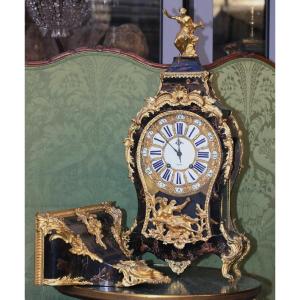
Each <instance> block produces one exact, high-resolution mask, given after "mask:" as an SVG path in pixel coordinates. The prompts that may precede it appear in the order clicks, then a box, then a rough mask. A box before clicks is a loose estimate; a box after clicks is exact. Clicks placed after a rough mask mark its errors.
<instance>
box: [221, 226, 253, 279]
mask: <svg viewBox="0 0 300 300" xmlns="http://www.w3.org/2000/svg"><path fill="white" fill-rule="evenodd" d="M220 230H221V232H222V234H223V236H224V238H225V240H226V242H227V245H228V247H229V251H228V252H227V253H225V254H222V256H221V259H222V262H223V265H222V275H223V277H224V278H226V279H228V281H229V282H234V281H236V280H238V279H239V278H240V277H241V271H240V269H239V266H240V263H241V262H242V260H243V259H244V257H245V256H246V255H247V253H248V252H249V250H250V241H249V239H248V238H247V237H246V236H245V235H244V234H240V233H237V232H233V233H232V234H229V233H228V231H227V230H226V229H225V226H224V223H223V222H222V223H221V225H220Z"/></svg>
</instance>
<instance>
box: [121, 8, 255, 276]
mask: <svg viewBox="0 0 300 300" xmlns="http://www.w3.org/2000/svg"><path fill="white" fill-rule="evenodd" d="M164 13H165V15H166V16H167V17H169V18H172V19H175V20H176V21H177V22H178V23H179V24H180V26H181V30H180V32H179V33H178V34H177V37H176V40H175V45H176V47H177V48H178V50H179V51H180V53H181V56H180V57H175V58H174V61H173V63H172V64H171V66H170V67H169V68H168V69H167V70H166V72H164V73H163V74H162V75H161V86H160V88H159V91H158V93H157V95H156V96H155V97H150V98H148V99H147V101H146V103H145V105H144V106H143V107H142V109H141V110H140V111H139V112H138V114H137V116H136V118H135V119H134V120H133V121H132V124H131V127H130V129H129V135H128V138H127V139H126V140H125V148H126V160H127V162H128V167H129V176H130V178H131V180H132V181H133V182H134V184H135V187H136V191H137V196H138V203H139V208H138V216H137V222H136V227H135V228H134V230H133V231H132V233H131V236H130V247H131V249H134V254H135V255H137V256H139V255H141V254H143V253H145V252H152V253H154V254H155V255H156V256H157V257H158V258H160V259H163V260H165V261H166V262H167V263H168V265H169V266H170V268H171V269H172V270H173V271H174V272H176V273H177V274H180V273H181V272H183V271H184V270H185V268H186V267H187V266H189V265H190V264H191V262H192V261H195V260H197V259H198V258H199V257H201V256H202V255H203V254H207V253H214V254H217V255H218V256H220V257H221V259H222V262H223V266H222V274H223V276H224V277H225V278H227V279H228V280H230V281H232V280H234V279H236V278H239V277H240V275H241V274H240V271H239V263H240V262H241V260H242V259H243V258H244V256H245V255H246V254H247V252H248V251H249V248H250V244H249V240H248V239H247V238H246V237H245V236H244V235H243V234H240V233H239V232H238V230H237V228H236V227H235V225H234V223H233V222H232V219H231V214H230V194H231V190H232V186H233V184H234V182H235V180H236V177H237V175H238V174H239V171H240V168H241V159H242V154H243V145H242V140H241V131H240V129H239V127H238V124H237V121H236V119H235V118H234V116H233V114H232V112H231V111H230V110H229V109H228V108H227V107H225V106H224V105H223V104H222V103H221V101H219V100H218V99H216V96H215V94H214V92H213V90H212V88H211V86H210V76H211V75H210V73H209V72H207V71H205V70H203V68H202V66H201V64H200V62H199V59H198V56H197V54H196V50H195V45H196V42H197V40H198V38H197V37H196V36H195V35H194V31H195V29H196V28H198V27H203V24H202V23H201V22H200V23H194V22H193V20H192V19H191V17H189V16H187V15H186V10H185V9H184V8H182V9H180V14H179V16H170V15H169V14H168V13H167V12H166V11H165V12H164Z"/></svg>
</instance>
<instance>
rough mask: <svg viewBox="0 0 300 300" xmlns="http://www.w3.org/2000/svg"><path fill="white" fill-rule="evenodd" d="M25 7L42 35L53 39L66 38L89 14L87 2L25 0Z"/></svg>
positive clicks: (89, 7) (88, 3) (89, 6)
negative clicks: (47, 35) (48, 34)
mask: <svg viewBox="0 0 300 300" xmlns="http://www.w3.org/2000/svg"><path fill="white" fill-rule="evenodd" d="M26 6H27V9H28V12H29V14H30V16H31V17H32V19H33V21H34V22H35V23H36V25H37V26H38V27H39V29H40V31H41V32H42V34H43V35H44V36H45V35H46V34H47V33H48V32H50V33H51V37H53V38H58V37H67V36H68V35H69V34H70V30H72V29H74V28H76V27H79V26H80V25H81V24H82V23H83V22H84V21H85V20H86V19H87V17H88V16H89V14H90V12H91V5H90V1H89V0H26Z"/></svg>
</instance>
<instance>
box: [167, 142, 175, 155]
mask: <svg viewBox="0 0 300 300" xmlns="http://www.w3.org/2000/svg"><path fill="white" fill-rule="evenodd" d="M166 143H167V144H169V145H170V146H171V148H172V149H173V150H174V151H175V152H176V154H177V155H178V151H177V150H176V149H175V148H174V147H173V146H172V145H171V144H170V143H169V141H168V140H166Z"/></svg>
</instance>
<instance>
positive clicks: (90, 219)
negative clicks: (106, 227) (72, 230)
mask: <svg viewBox="0 0 300 300" xmlns="http://www.w3.org/2000/svg"><path fill="white" fill-rule="evenodd" d="M75 214H76V216H77V217H78V220H79V221H81V222H82V223H84V224H85V226H86V228H87V230H88V232H89V233H90V234H91V235H93V236H95V239H96V243H97V244H98V245H99V246H100V247H102V248H104V249H107V247H106V245H105V244H104V242H103V241H102V239H103V237H104V236H103V234H102V223H101V222H100V220H97V215H95V214H90V213H88V212H86V211H84V210H83V209H81V208H77V209H75Z"/></svg>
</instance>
